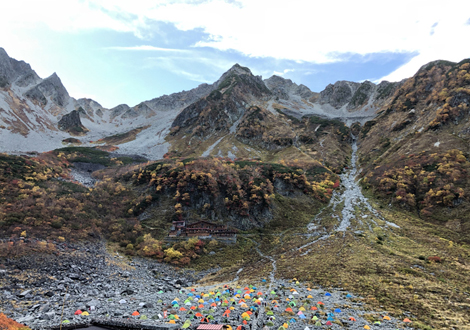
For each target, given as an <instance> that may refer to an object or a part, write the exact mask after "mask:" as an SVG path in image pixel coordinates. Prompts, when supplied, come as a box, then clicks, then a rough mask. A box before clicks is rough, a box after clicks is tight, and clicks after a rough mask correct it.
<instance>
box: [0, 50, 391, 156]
mask: <svg viewBox="0 0 470 330" xmlns="http://www.w3.org/2000/svg"><path fill="white" fill-rule="evenodd" d="M0 53H1V54H0V77H1V78H0V79H1V82H2V83H1V86H0V88H1V90H0V109H1V111H0V121H1V122H0V136H1V137H2V140H4V141H6V143H5V144H4V145H3V146H2V151H7V152H24V151H39V152H42V151H47V150H51V149H54V148H57V147H60V146H62V145H63V144H68V143H71V141H76V140H73V139H70V134H71V135H77V134H78V135H80V136H81V137H79V138H78V143H79V144H81V145H85V146H86V145H96V144H100V145H108V146H109V139H106V138H107V137H113V138H112V139H111V140H112V141H113V143H114V146H113V148H115V147H117V148H119V149H120V152H121V153H132V154H134V153H141V154H145V155H146V156H147V157H149V158H152V159H158V158H161V157H163V155H164V154H165V153H166V152H168V151H170V152H181V150H180V149H188V148H189V149H190V151H188V152H186V153H187V154H196V155H201V154H204V155H210V154H217V155H223V156H231V155H232V156H231V157H247V156H250V157H253V156H260V155H263V154H266V152H265V151H268V154H269V151H271V150H273V149H279V148H278V147H275V146H274V145H273V144H272V143H268V144H267V145H266V146H267V148H264V147H262V148H261V150H255V149H253V148H252V147H251V146H250V145H247V144H246V143H243V141H241V140H240V139H237V133H236V130H237V125H238V123H239V121H240V120H241V119H242V117H243V115H244V113H245V111H246V109H248V108H249V107H251V106H258V107H261V108H263V109H266V110H268V111H271V112H272V113H273V116H270V118H271V119H272V120H270V121H271V123H270V124H269V126H271V127H274V126H276V125H277V124H278V123H282V124H281V126H283V127H285V129H283V131H286V132H287V130H290V131H292V133H291V134H292V135H293V137H292V141H294V140H298V139H296V138H295V136H296V133H295V129H296V128H295V127H293V125H292V123H291V122H290V121H289V120H288V117H285V116H282V115H280V113H283V114H286V115H287V116H292V117H294V118H297V119H301V118H302V117H303V116H310V115H317V116H318V115H319V116H322V117H326V118H340V120H342V121H344V122H346V123H347V124H351V123H353V122H355V121H359V122H363V121H364V120H365V119H367V118H369V119H370V118H373V117H374V116H375V115H376V110H377V109H378V108H379V106H380V105H381V104H382V102H383V101H382V100H384V99H387V97H388V95H389V94H390V93H391V92H392V91H393V90H394V88H395V87H394V86H395V85H394V84H389V83H385V82H384V83H382V84H381V85H379V86H375V85H374V84H372V83H370V82H364V83H362V84H359V83H352V82H338V83H336V84H335V85H329V86H328V87H327V88H326V89H325V91H323V92H321V93H319V94H318V93H314V92H312V91H310V90H309V89H308V87H306V86H304V85H300V86H299V85H297V84H295V83H293V82H292V81H290V80H288V79H284V78H281V77H277V76H273V77H271V78H269V79H266V80H264V81H263V80H262V78H261V77H255V76H254V75H253V74H252V73H251V71H250V70H249V69H248V68H243V67H241V66H240V65H238V64H236V65H234V66H233V67H232V68H231V69H229V70H228V71H227V72H225V73H224V74H223V75H222V76H221V77H220V79H219V80H217V81H216V82H214V83H213V84H210V85H209V84H202V85H200V86H198V87H196V88H194V89H192V90H189V91H183V92H179V93H174V94H171V95H164V96H161V97H158V98H155V99H152V100H148V101H144V102H141V103H139V104H138V105H136V106H134V107H130V106H128V105H126V104H121V105H118V106H116V107H114V108H112V109H106V108H104V107H102V106H101V105H100V104H99V103H98V102H96V101H94V100H91V99H78V100H76V99H74V98H73V97H70V96H69V94H68V92H67V90H66V88H65V87H64V86H63V84H62V82H61V81H60V78H59V77H58V76H57V74H55V73H54V74H53V75H51V76H50V77H48V78H45V79H41V78H40V77H38V76H37V74H36V73H35V72H34V71H33V70H32V69H31V67H30V66H29V65H28V64H26V63H24V62H22V61H17V60H15V59H12V58H10V57H8V55H7V53H6V52H5V50H3V49H1V52H0ZM79 108H81V109H82V110H83V111H79V115H80V121H81V126H80V125H78V126H77V125H75V126H76V127H80V129H78V131H77V130H68V129H66V130H63V129H59V122H60V121H61V120H62V123H61V124H60V126H61V127H62V126H63V123H64V121H67V120H68V119H67V118H71V117H70V113H71V112H72V111H74V110H79ZM64 116H66V117H65V119H63V117H64ZM72 116H73V115H72ZM170 128H171V132H170ZM137 129H138V130H139V133H138V134H131V135H132V136H133V138H132V139H129V138H128V137H127V138H126V139H123V140H122V141H119V139H116V138H115V137H116V136H119V135H126V134H127V135H129V134H128V133H129V132H132V131H133V130H137ZM170 133H171V134H170ZM266 134H268V136H270V135H272V134H270V132H266ZM238 136H239V135H238ZM221 138H225V140H230V141H231V143H232V144H234V148H231V149H230V150H228V149H227V148H225V149H227V150H220V148H216V145H217V144H218V143H217V144H216V145H214V143H215V142H217V141H219V140H220V139H221ZM235 140H236V141H238V142H236V141H235ZM90 141H91V142H90ZM225 142H226V141H225ZM299 143H301V142H299ZM224 144H227V143H222V144H221V146H222V145H224ZM265 144H266V143H265ZM292 145H294V143H290V144H288V145H284V147H289V146H292ZM317 145H318V144H317ZM109 147H110V146H109ZM296 147H298V145H297V146H296ZM320 147H321V146H320ZM209 149H210V150H209ZM222 149H223V148H222ZM260 153H261V154H260ZM298 156H299V155H295V157H298ZM293 157H294V156H293Z"/></svg>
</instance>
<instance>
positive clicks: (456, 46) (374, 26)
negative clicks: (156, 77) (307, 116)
mask: <svg viewBox="0 0 470 330" xmlns="http://www.w3.org/2000/svg"><path fill="white" fill-rule="evenodd" d="M469 12H470V2H469V1H468V0H454V1H450V2H447V3H444V2H443V1H442V0H413V1H409V0H396V1H393V2H383V1H377V0H356V1H350V0H343V1H323V0H321V1H316V0H291V1H289V2H286V1H276V0H240V1H236V2H234V1H223V0H199V1H194V0H186V1H185V0H160V1H155V0H140V1H128V0H94V1H91V0H67V1H63V0H44V1H37V0H30V1H27V0H15V1H8V2H6V3H5V4H2V13H0V28H6V30H5V29H2V31H12V30H11V29H9V26H11V25H13V26H22V25H26V24H32V23H34V24H37V23H40V24H46V25H47V26H49V27H50V28H51V29H54V30H59V31H80V30H86V29H111V30H115V31H120V32H133V33H134V34H135V35H136V36H138V37H140V38H144V37H145V36H148V35H151V34H152V33H154V32H155V31H153V30H152V29H154V27H155V24H152V23H155V22H165V23H171V24H174V26H175V27H176V28H177V29H179V30H181V31H190V30H195V29H198V30H200V31H203V32H204V33H205V35H206V37H205V38H204V39H203V40H196V41H195V42H194V44H193V46H194V47H196V48H200V47H210V48H215V49H218V50H221V51H226V50H234V51H237V52H239V53H241V54H244V55H246V56H250V57H261V58H263V57H272V58H276V59H287V60H293V61H296V62H298V63H302V62H310V63H320V64H321V63H331V62H338V61H346V60H347V58H344V56H343V55H345V54H359V55H365V54H371V53H385V52H393V53H397V52H400V53H410V54H411V53H416V54H419V55H418V56H416V57H414V58H413V59H412V60H411V61H410V62H409V63H407V64H405V65H404V66H402V67H401V68H399V69H398V70H396V71H395V72H393V73H391V74H390V75H388V76H387V77H384V78H386V79H389V80H399V79H402V78H405V77H408V76H410V75H412V74H413V73H414V72H416V70H417V69H418V68H419V67H420V66H421V65H423V64H425V63H426V62H429V61H431V60H435V59H439V58H441V59H448V60H454V61H458V60H461V59H463V58H466V57H469V56H470V49H469V47H468V45H467V39H468V37H469V36H470V25H469V24H468V21H469V19H468V13H469ZM11 38H14V35H13V34H12V35H11ZM140 47H141V48H133V49H132V50H157V49H151V46H140ZM156 48H158V47H156ZM122 50H124V48H123V49H122ZM126 50H131V49H130V48H127V49H126ZM158 50H160V51H165V50H163V49H158Z"/></svg>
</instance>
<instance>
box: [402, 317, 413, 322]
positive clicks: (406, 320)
mask: <svg viewBox="0 0 470 330" xmlns="http://www.w3.org/2000/svg"><path fill="white" fill-rule="evenodd" d="M403 322H405V323H411V320H410V319H409V318H407V317H406V318H405V319H404V320H403Z"/></svg>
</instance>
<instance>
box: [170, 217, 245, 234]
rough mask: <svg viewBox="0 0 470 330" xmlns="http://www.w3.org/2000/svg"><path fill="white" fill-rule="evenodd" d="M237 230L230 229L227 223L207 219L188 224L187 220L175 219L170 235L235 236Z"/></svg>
mask: <svg viewBox="0 0 470 330" xmlns="http://www.w3.org/2000/svg"><path fill="white" fill-rule="evenodd" d="M236 233H237V231H236V230H233V229H229V228H228V226H226V225H220V224H216V223H212V222H209V221H205V220H200V221H197V222H193V223H190V224H187V223H186V222H185V221H174V222H173V226H172V227H171V230H170V233H169V234H168V236H169V237H208V238H212V237H214V238H217V237H233V236H235V235H236Z"/></svg>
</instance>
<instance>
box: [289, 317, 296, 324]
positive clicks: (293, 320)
mask: <svg viewBox="0 0 470 330" xmlns="http://www.w3.org/2000/svg"><path fill="white" fill-rule="evenodd" d="M289 322H290V323H295V322H297V321H296V320H295V319H294V318H292V319H290V321H289Z"/></svg>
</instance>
